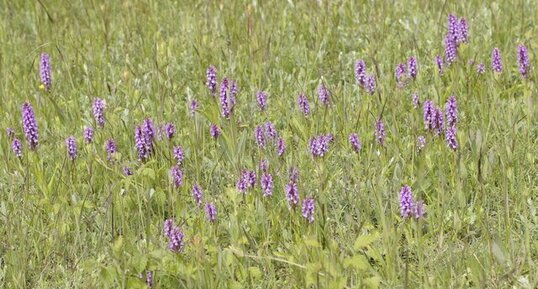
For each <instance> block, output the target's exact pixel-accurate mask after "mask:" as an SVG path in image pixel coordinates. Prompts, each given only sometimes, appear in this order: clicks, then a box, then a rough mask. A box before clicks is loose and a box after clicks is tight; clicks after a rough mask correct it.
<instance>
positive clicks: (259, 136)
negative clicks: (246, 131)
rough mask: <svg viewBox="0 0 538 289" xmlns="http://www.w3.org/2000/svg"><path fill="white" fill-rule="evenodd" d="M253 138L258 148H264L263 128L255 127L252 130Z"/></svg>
mask: <svg viewBox="0 0 538 289" xmlns="http://www.w3.org/2000/svg"><path fill="white" fill-rule="evenodd" d="M254 137H255V139H256V144H257V145H258V147H259V148H262V149H264V148H265V132H264V128H263V126H261V125H258V126H256V128H255V129H254Z"/></svg>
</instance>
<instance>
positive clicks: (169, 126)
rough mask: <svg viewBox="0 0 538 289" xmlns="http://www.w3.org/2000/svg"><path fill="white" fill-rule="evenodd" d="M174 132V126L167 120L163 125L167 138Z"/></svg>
mask: <svg viewBox="0 0 538 289" xmlns="http://www.w3.org/2000/svg"><path fill="white" fill-rule="evenodd" d="M175 134H176V126H175V125H174V124H173V123H171V122H169V123H166V124H165V125H164V135H165V136H166V138H167V139H172V138H173V137H174V135H175Z"/></svg>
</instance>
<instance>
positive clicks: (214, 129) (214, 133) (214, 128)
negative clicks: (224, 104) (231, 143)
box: [209, 124, 221, 139]
mask: <svg viewBox="0 0 538 289" xmlns="http://www.w3.org/2000/svg"><path fill="white" fill-rule="evenodd" d="M209 134H210V135H211V137H212V138H215V139H216V138H218V137H219V136H220V134H221V131H220V128H219V126H218V125H216V124H211V126H210V127H209Z"/></svg>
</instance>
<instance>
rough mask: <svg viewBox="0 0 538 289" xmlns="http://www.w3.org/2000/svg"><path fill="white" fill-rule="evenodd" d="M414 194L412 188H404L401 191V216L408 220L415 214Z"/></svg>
mask: <svg viewBox="0 0 538 289" xmlns="http://www.w3.org/2000/svg"><path fill="white" fill-rule="evenodd" d="M413 206H414V201H413V192H412V191H411V187H409V186H403V187H402V189H401V190H400V215H401V216H402V217H403V218H408V217H410V216H411V214H412V213H413Z"/></svg>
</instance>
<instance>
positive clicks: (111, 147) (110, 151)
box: [106, 139, 118, 162]
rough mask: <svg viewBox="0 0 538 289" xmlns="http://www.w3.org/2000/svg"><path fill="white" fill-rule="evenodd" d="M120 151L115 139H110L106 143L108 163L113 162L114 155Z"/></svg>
mask: <svg viewBox="0 0 538 289" xmlns="http://www.w3.org/2000/svg"><path fill="white" fill-rule="evenodd" d="M117 151H118V148H117V145H116V142H115V141H114V140H113V139H109V140H107V141H106V152H107V158H108V161H110V162H112V161H113V158H112V157H113V155H114V154H115V153H116V152H117Z"/></svg>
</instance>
